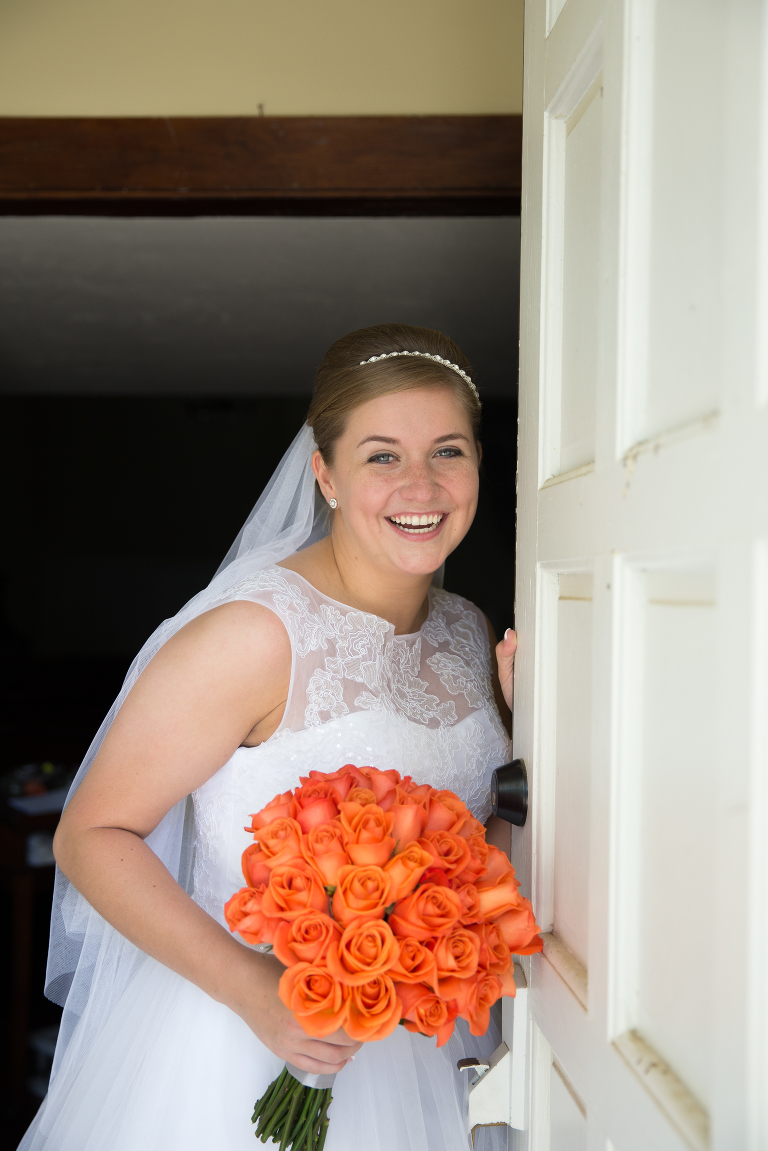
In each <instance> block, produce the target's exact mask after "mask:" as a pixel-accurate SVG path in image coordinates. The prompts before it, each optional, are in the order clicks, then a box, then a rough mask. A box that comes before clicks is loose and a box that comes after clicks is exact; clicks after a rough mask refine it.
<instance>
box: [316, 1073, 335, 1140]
mask: <svg viewBox="0 0 768 1151" xmlns="http://www.w3.org/2000/svg"><path fill="white" fill-rule="evenodd" d="M331 1099H332V1095H331V1089H330V1087H328V1088H327V1089H326V1091H325V1099H323V1101H322V1106H321V1108H320V1112H319V1114H318V1116H317V1118H316V1119H315V1122H314V1125H313V1126H314V1136H313V1139H312V1143H313V1144H314V1146H315V1147H318V1148H319V1147H322V1145H323V1143H325V1135H324V1134H323V1132H324V1130H325V1127H327V1126H328V1120H327V1119H326V1117H325V1113H326V1111H327V1110H328V1108H329V1107H330V1105H331ZM324 1124H325V1127H324V1126H323V1125H324Z"/></svg>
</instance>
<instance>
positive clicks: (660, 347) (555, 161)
mask: <svg viewBox="0 0 768 1151" xmlns="http://www.w3.org/2000/svg"><path fill="white" fill-rule="evenodd" d="M766 8H768V5H766V4H763V5H761V4H760V3H758V2H757V0H729V2H728V3H727V4H726V3H715V4H703V5H702V4H701V3H700V2H697V0H675V2H674V3H666V4H662V3H661V0H566V2H565V3H562V2H560V0H527V2H526V22H525V29H526V31H525V35H526V56H525V105H524V106H525V124H524V141H523V164H524V170H523V185H524V186H523V218H522V245H521V261H522V285H521V300H522V304H521V361H520V452H519V473H518V476H519V482H518V565H517V581H518V582H517V594H516V603H517V607H516V618H517V623H518V633H519V654H518V659H517V666H516V672H515V732H514V753H515V755H516V756H521V757H522V758H524V759H525V760H526V763H527V764H528V768H529V777H530V786H531V818H530V819H529V821H528V824H527V826H526V827H525V828H524V829H522V830H521V831H518V830H516V829H514V830H513V861H514V862H515V865H516V867H517V868H518V872H519V874H520V876H521V879H522V880H523V883H524V885H525V886H526V888H527V889H529V890H530V891H531V892H532V895H533V899H534V903H535V907H536V912H537V916H538V920H539V922H540V923H541V924H542V926H543V927H544V929H545V930H546V931H547V932H548V935H547V937H546V946H545V950H544V952H543V953H542V955H540V956H536V957H533V959H532V960H531V961H525V962H526V966H528V967H529V968H530V976H529V1001H530V1009H531V1026H530V1037H529V1049H530V1064H529V1066H530V1081H531V1087H530V1095H529V1100H528V1107H527V1116H528V1129H527V1131H526V1132H525V1133H520V1132H515V1133H514V1134H513V1135H511V1140H510V1147H513V1148H514V1149H515V1151H523V1149H525V1151H529V1149H530V1151H560V1148H568V1151H580V1149H581V1148H582V1147H584V1148H585V1149H589V1151H597V1149H599V1151H606V1149H607V1148H610V1151H649V1149H650V1148H653V1151H682V1149H683V1148H693V1149H694V1151H726V1149H727V1151H768V1090H766V1087H765V1085H766V1083H768V976H767V975H766V973H767V972H768V336H766V331H768V323H767V322H766V320H765V316H766V309H765V306H764V305H765V304H766V301H768V13H767V12H766Z"/></svg>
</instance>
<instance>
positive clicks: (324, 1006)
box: [278, 963, 349, 1039]
mask: <svg viewBox="0 0 768 1151" xmlns="http://www.w3.org/2000/svg"><path fill="white" fill-rule="evenodd" d="M278 994H279V995H280V998H281V999H282V1001H283V1003H284V1004H285V1006H286V1007H287V1008H288V1010H289V1011H292V1012H293V1014H294V1015H295V1016H296V1018H297V1019H298V1021H299V1023H300V1024H301V1026H302V1027H303V1028H304V1030H305V1031H306V1033H307V1035H311V1036H312V1037H313V1038H314V1039H322V1038H323V1037H324V1036H326V1035H332V1034H333V1032H334V1031H338V1029H339V1028H340V1027H343V1026H344V1023H345V1019H346V1014H347V1010H348V1003H349V992H348V991H347V989H346V987H342V985H341V984H340V983H337V981H336V980H335V979H334V978H333V976H332V975H331V974H330V972H329V971H327V970H326V969H325V968H324V967H314V966H313V965H312V964H311V963H295V964H294V965H293V967H288V968H286V970H285V971H284V972H283V974H282V975H281V976H280V983H279V986H278Z"/></svg>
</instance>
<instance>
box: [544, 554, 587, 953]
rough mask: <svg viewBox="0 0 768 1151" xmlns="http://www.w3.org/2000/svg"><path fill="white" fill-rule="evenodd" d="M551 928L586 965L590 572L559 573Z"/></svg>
mask: <svg viewBox="0 0 768 1151" xmlns="http://www.w3.org/2000/svg"><path fill="white" fill-rule="evenodd" d="M556 691H557V697H556V699H557V702H556V708H557V715H556V721H555V722H556V735H555V739H556V749H555V825H554V840H553V847H554V861H553V872H554V875H553V882H554V891H553V908H552V920H553V924H552V930H553V931H554V933H555V935H556V936H557V937H558V939H559V940H560V941H561V942H562V943H564V944H565V946H566V947H567V948H568V950H569V951H571V952H572V954H573V955H575V956H576V958H577V959H578V961H579V963H580V964H581V965H582V967H584V969H585V970H586V968H587V964H588V958H587V957H588V953H589V814H590V792H591V785H590V764H591V743H592V576H591V574H588V573H583V574H582V573H579V574H573V573H563V574H561V575H560V576H559V579H558V600H557V687H556Z"/></svg>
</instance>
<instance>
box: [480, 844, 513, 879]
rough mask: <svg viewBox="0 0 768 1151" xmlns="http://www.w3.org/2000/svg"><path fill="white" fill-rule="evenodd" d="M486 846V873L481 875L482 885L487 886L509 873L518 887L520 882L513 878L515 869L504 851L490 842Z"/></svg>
mask: <svg viewBox="0 0 768 1151" xmlns="http://www.w3.org/2000/svg"><path fill="white" fill-rule="evenodd" d="M486 847H487V849H488V854H487V855H486V857H485V867H486V874H485V875H484V876H483V886H484V887H489V886H490V885H491V884H492V883H496V881H497V880H499V879H505V878H507V877H508V876H510V875H511V876H512V878H513V879H514V880H515V885H516V886H517V887H519V886H520V882H519V880H517V879H515V869H514V867H513V866H512V864H511V863H510V862H509V860H508V859H507V857H506V855H505V854H504V852H503V851H499V849H498V847H494V846H493V844H491V843H487V844H486Z"/></svg>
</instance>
